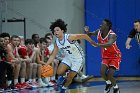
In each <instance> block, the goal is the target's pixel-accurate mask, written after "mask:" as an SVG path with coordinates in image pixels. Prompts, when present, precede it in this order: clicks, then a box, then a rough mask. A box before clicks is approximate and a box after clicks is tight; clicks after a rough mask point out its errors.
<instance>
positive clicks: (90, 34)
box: [84, 26, 99, 37]
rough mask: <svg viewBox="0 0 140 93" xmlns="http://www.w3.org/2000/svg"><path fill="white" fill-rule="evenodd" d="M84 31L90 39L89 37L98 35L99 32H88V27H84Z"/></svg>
mask: <svg viewBox="0 0 140 93" xmlns="http://www.w3.org/2000/svg"><path fill="white" fill-rule="evenodd" d="M84 30H85V32H86V34H87V35H88V36H90V37H91V36H95V35H98V31H99V29H97V30H96V31H94V32H90V30H89V27H88V26H85V27H84Z"/></svg>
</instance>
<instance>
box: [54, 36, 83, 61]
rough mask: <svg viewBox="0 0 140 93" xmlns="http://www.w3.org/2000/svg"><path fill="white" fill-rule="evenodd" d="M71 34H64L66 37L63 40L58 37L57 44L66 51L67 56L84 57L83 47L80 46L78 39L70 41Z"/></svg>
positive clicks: (73, 57)
mask: <svg viewBox="0 0 140 93" xmlns="http://www.w3.org/2000/svg"><path fill="white" fill-rule="evenodd" d="M68 37H69V34H64V38H63V40H62V41H59V39H58V38H56V45H57V46H58V48H59V49H62V50H63V51H64V53H65V57H67V58H72V59H78V58H83V51H82V48H81V47H80V46H79V44H78V42H77V41H73V42H70V41H69V40H68Z"/></svg>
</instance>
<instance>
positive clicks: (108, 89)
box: [104, 84, 112, 93]
mask: <svg viewBox="0 0 140 93" xmlns="http://www.w3.org/2000/svg"><path fill="white" fill-rule="evenodd" d="M111 87H112V84H106V87H105V90H104V93H109V92H110V89H111Z"/></svg>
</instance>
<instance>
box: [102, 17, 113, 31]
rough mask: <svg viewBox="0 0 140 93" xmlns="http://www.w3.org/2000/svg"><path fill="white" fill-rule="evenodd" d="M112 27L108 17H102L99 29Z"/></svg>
mask: <svg viewBox="0 0 140 93" xmlns="http://www.w3.org/2000/svg"><path fill="white" fill-rule="evenodd" d="M111 28H112V22H111V21H110V20H109V19H104V20H103V22H102V25H101V28H100V30H101V31H104V30H110V29H111Z"/></svg>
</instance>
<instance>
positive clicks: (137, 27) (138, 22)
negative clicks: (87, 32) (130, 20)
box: [134, 19, 140, 32]
mask: <svg viewBox="0 0 140 93" xmlns="http://www.w3.org/2000/svg"><path fill="white" fill-rule="evenodd" d="M134 29H135V30H136V31H138V32H140V19H137V20H135V21H134Z"/></svg>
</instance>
